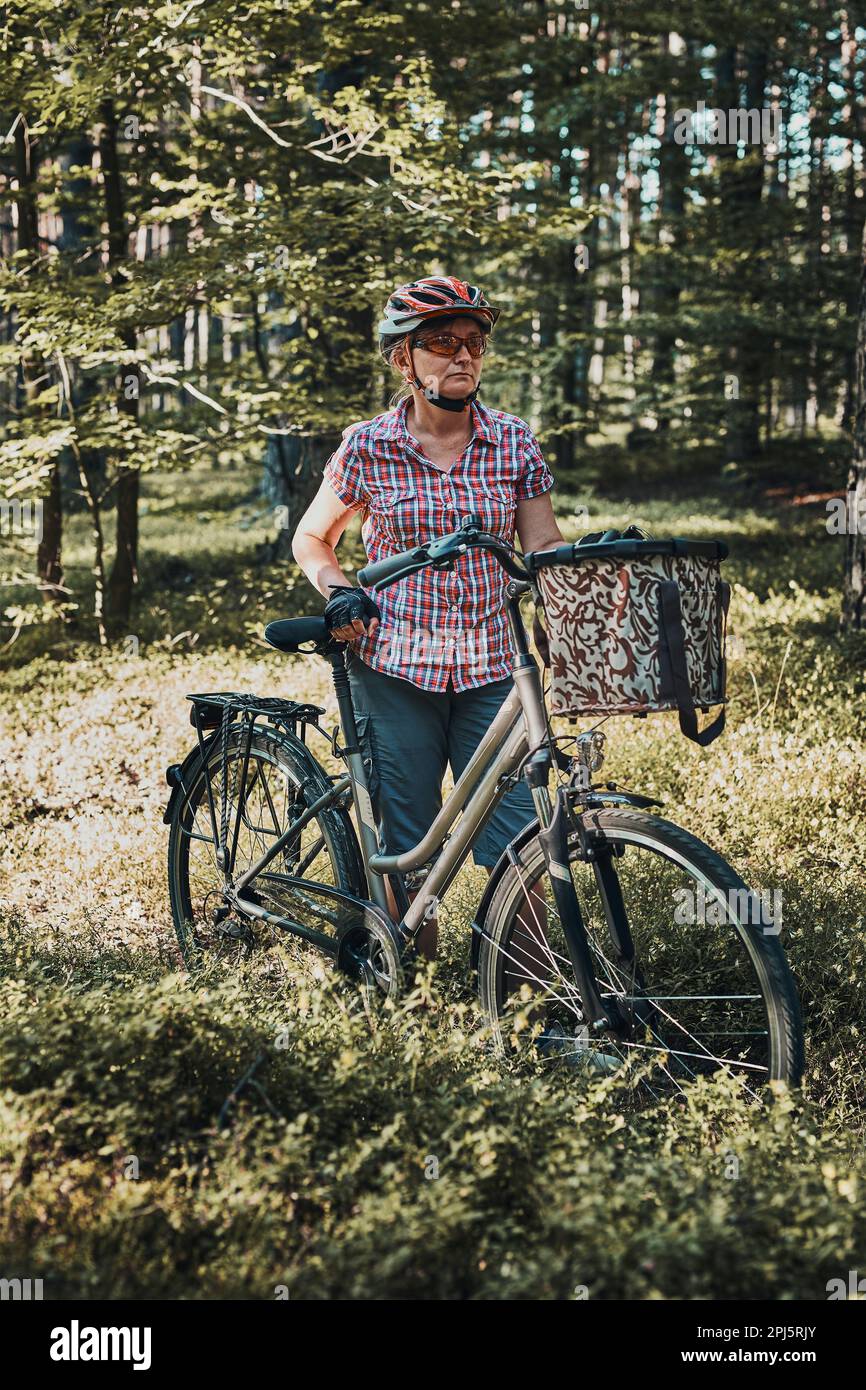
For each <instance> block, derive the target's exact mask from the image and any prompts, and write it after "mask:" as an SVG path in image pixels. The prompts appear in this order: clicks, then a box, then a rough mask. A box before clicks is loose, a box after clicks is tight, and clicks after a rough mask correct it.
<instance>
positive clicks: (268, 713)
mask: <svg viewBox="0 0 866 1390" xmlns="http://www.w3.org/2000/svg"><path fill="white" fill-rule="evenodd" d="M186 698H187V699H188V700H191V701H192V709H191V710H190V713H189V722H190V724H192V726H193V728H194V729H196V730H198V731H199V733H201V732H202V731H203V730H205V729H217V728H219V726H220V725H221V724H222V723H224V722H228V723H230V722H231V720H232V719H233V718H234V716H235V715H237V714H242V715H248V716H249V715H251V716H252V719H253V722H254V721H255V720H256V719H257V718H264V719H269V720H270V721H271V723H272V724H277V725H281V726H282V727H284V728H286V729H288V730H289V731H290V732H291V733H293V734H294V733H296V732H297V725H298V723H301V724H317V723H318V719H319V715H320V714H324V713H325V711H324V710H323V709H322V707H321V706H320V705H309V704H300V703H299V702H298V701H297V700H280V699H278V698H277V697H276V696H273V695H241V694H238V692H237V691H233V690H223V691H213V692H209V693H207V694H203V695H187V697H186Z"/></svg>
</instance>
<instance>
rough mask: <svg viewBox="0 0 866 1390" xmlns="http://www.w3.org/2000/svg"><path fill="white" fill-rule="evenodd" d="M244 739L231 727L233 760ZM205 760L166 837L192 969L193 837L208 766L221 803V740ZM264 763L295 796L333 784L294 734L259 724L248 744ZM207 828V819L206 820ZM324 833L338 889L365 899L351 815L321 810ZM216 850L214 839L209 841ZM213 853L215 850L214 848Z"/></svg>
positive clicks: (195, 769) (195, 951) (195, 947)
mask: <svg viewBox="0 0 866 1390" xmlns="http://www.w3.org/2000/svg"><path fill="white" fill-rule="evenodd" d="M245 741H246V727H245V726H244V725H243V724H240V723H239V724H235V725H232V726H231V727H230V728H229V730H228V750H229V753H228V755H229V759H230V760H232V759H233V755H234V757H236V758H239V757H240V756H241V753H242V749H243V747H244V746H245ZM205 754H206V756H205V759H204V760H203V759H202V758H201V756H199V757H198V758H197V759H195V760H194V761H193V762H192V766H191V768H190V770H189V773H188V776H187V778H186V788H185V794H184V795H183V796H181V797H179V798H178V801H177V804H176V805H175V808H174V813H173V815H172V818H171V823H170V829H169V836H168V880H169V900H170V903H171V914H172V921H173V923H174V929H175V933H176V935H177V940H178V944H179V946H180V950H181V956H182V957H183V961H184V964H185V965H186V966H187V968H193V967H194V966H196V965H198V964H200V963H201V960H202V947H201V943H200V942H199V941H197V940H196V935H197V928H198V927H200V925H203V924H200V923H198V922H197V919H196V913H195V908H194V904H193V895H192V890H191V885H190V869H189V859H190V849H191V845H192V843H193V839H192V836H191V834H190V832H191V830H192V827H193V826H194V824H195V820H196V816H197V814H198V813H199V811H200V810H202V809H204V808H206V807H207V783H206V778H205V766H206V765H207V766H208V767H209V769H210V776H211V778H212V787H213V794H214V797H215V800H216V801H217V803H218V802H219V790H220V779H221V757H222V755H221V749H220V742H219V739H217V740H215V741H213V742H212V743H210V744H209V745H208V746H207V748H206V750H205ZM258 762H263V763H267V764H268V765H269V766H273V767H274V768H275V769H276V770H277V771H278V773H279V774H281V775H282V776H284V777H285V779H286V782H287V785H290V786H291V787H292V788H293V790H294V791H295V793H297V794H301V789H303V793H304V794H305V795H306V796H307V798H308V799H309V800H314V799H315V798H317V797H318V796H321V795H323V794H324V793H325V792H327V791H328V790H329V788H330V786H331V783H330V780H329V778H328V775H327V773H326V772H325V770H324V768H323V767H322V766H321V764H320V763H318V762H317V760H316V759H315V757H314V756H313V754H312V753H311V752H310V750H309V748H308V747H307V745H306V744H305V743H303V742H302V741H301V740H300V739H298V738H295V737H294V736H293V735H292V734H290V733H288V732H286V731H284V730H278V729H275V728H272V727H270V726H265V725H260V726H258V727H257V728H256V729H255V730H254V732H253V738H252V743H251V745H250V763H251V764H253V763H256V764H258ZM207 823H208V825H209V817H208V821H207ZM310 824H311V825H314V826H315V827H317V829H318V830H319V831H320V833H321V836H322V839H323V842H324V845H325V848H326V851H327V854H328V857H329V860H330V866H331V870H332V875H333V884H334V886H335V887H339V888H344V889H346V890H348V891H349V892H351V893H355V894H357V895H358V896H361V897H363V896H365V895H366V886H365V878H364V873H363V866H362V863H361V857H360V851H359V849H358V843H357V838H356V836H355V830H354V826H353V825H352V821H351V819H350V817H349V814H348V812H347V811H346V810H345V809H343V808H336V809H335V808H329V809H327V810H325V811H322V812H320V814H319V815H318V816H317V817H316V819H315V820H314V821H313V822H311V823H310ZM210 843H211V845H212V846H213V840H212V839H211V840H210ZM213 848H214V851H215V846H213ZM213 868H214V878H215V880H216V879H217V878H218V877H219V878H221V875H220V874H219V870H218V869H217V866H216V859H215V853H214V863H213Z"/></svg>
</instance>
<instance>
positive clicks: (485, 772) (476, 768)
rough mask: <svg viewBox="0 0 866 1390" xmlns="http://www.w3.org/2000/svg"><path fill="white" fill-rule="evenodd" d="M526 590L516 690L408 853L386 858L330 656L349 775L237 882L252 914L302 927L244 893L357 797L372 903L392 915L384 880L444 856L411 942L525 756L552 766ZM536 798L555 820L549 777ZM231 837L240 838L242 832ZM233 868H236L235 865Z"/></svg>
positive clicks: (511, 602) (406, 923) (515, 608)
mask: <svg viewBox="0 0 866 1390" xmlns="http://www.w3.org/2000/svg"><path fill="white" fill-rule="evenodd" d="M528 589H529V585H528V584H526V583H521V582H518V581H514V580H512V581H510V582H509V584H508V585H507V588H506V593H507V600H508V616H509V623H510V626H511V632H512V638H513V640H514V646H515V666H514V690H512V691H511V692H510V694H509V695H508V697H507V698H506V700H505V701H504V702H503V704H502V707H501V709H500V710H499V712H498V713H497V715H496V717H495V718H494V720H493V721H492V723H491V724H490V726H489V728H488V729H487V732H486V733H485V735H484V737H483V738H482V740H481V742H480V743H479V745H478V747H477V748H476V750H475V752H474V754H473V755H472V757H471V759H470V760H469V763H468V764H467V766H466V767H465V768H464V770H463V772H462V774H461V776H460V777H459V779H458V780H457V782H456V784H455V786H454V788H453V790H452V791H451V793H450V794H449V795H448V797H447V798H446V800H445V802H444V804H443V806H442V808H441V810H440V811H439V813H438V815H437V816H436V819H435V820H434V822H433V824H432V825H431V826H430V829H429V830H428V831H427V833H426V835H425V836H424V837H423V839H421V840H420V841H419V842H418V844H417V845H414V846H413V847H412V849H409V850H406V851H404V852H403V853H402V854H396V855H386V854H382V853H380V850H379V840H378V831H377V826H376V821H375V817H374V814H373V808H372V802H371V798H370V788H369V780H368V776H367V768H366V766H365V763H364V758H363V755H362V752H361V749H360V746H359V744H358V733H357V727H356V723H355V714H354V708H353V706H352V701H351V692H350V689H349V682H348V676H347V674H346V666H345V658H344V654H343V651H342V650H339V651H337V652H335V653H334V654H333V655H332V656H331V664H332V667H333V671H334V684H335V688H336V691H337V702H338V708H339V712H340V724H341V728H342V732H343V737H344V739H345V741H346V742H345V747H344V748H343V749H342V753H343V757H344V758H345V760H346V763H347V766H348V772H347V773H346V775H345V776H343V777H340V778H338V779H337V780H336V781H335V782H334V785H333V786H332V787H331V788H330V790H329V791H328V792H326V793H324V794H323V795H322V796H320V797H319V798H317V800H316V801H314V802H313V803H312V804H311V805H309V806H307V807H306V809H305V810H304V812H303V813H302V814H301V815H300V816H299V817H297V818H296V819H295V820H293V821H291V823H290V824H289V825H288V826H287V827H286V829H285V830H284V831H283V833H282V834H281V835H280V836H279V838H278V839H277V840H275V841H274V843H273V844H272V845H271V847H270V848H269V849H268V850H267V851H266V853H265V854H263V855H262V856H261V857H260V858H259V859H258V860H256V861H255V863H253V864H251V865H250V866H249V867H248V868H247V869H246V870H245V872H244V873H243V874H242V875H241V876H240V877H239V878H238V879H237V880H236V881H235V883H234V886H233V893H232V897H233V898H234V900H235V902H236V904H237V906H238V907H239V908H240V909H241V910H242V911H245V912H247V913H248V914H249V915H250V916H253V917H265V918H267V920H269V921H273V922H274V923H279V922H280V921H281V920H282V921H283V924H284V925H285V926H286V927H287V928H289V929H290V930H296V929H297V928H296V924H293V923H290V922H289V920H288V919H280V918H279V917H278V916H277V915H276V914H274V913H267V912H265V910H264V909H262V908H261V907H260V906H259V905H258V904H256V903H253V902H250V901H249V899H247V898H245V897H244V896H243V894H244V890H245V889H246V888H248V887H249V886H250V885H251V884H252V883H253V881H254V880H255V879H256V877H257V876H258V875H259V874H261V873H263V872H264V871H265V870H266V869H267V867H268V865H269V864H271V863H272V862H273V860H274V859H276V858H277V857H278V856H279V855H280V854H281V853H282V852H283V850H284V849H285V848H286V846H287V845H288V844H289V842H290V841H291V840H292V838H293V837H294V836H296V835H297V834H298V832H299V831H300V830H302V829H303V828H304V826H305V825H307V824H308V822H309V821H311V820H313V819H315V817H316V816H317V815H319V813H320V812H322V811H324V810H326V809H328V807H331V806H335V805H338V804H340V803H342V802H343V801H344V800H345V797H346V795H347V793H349V792H351V795H352V799H353V801H354V805H355V811H356V814H357V823H358V829H359V842H360V847H361V855H362V858H363V862H364V867H365V869H366V872H367V883H368V891H369V894H370V899H371V901H372V902H374V903H375V904H376V905H377V906H378V907H380V908H382V910H383V911H384V912H386V913H387V912H388V911H389V906H388V895H387V891H386V885H385V878H386V875H388V874H404V873H407V872H409V871H411V870H413V869H417V868H420V867H421V865H423V864H426V863H427V862H428V861H429V860H430V859H431V858H433V856H434V855H436V854H437V853H438V852H439V851H441V853H439V854H438V858H437V859H436V862H435V864H434V865H433V867H432V868H431V870H430V872H429V874H428V876H427V879H426V880H425V885H424V889H425V891H424V893H423V894H422V893H419V894H418V896H417V897H416V898H415V899H414V901H413V902H411V903H410V904H409V907H408V909H407V911H406V913H405V915H404V917H403V921H402V923H401V924H400V928H401V934H402V935H403V937H404V939H406V940H407V941H408V942H411V941H412V940H414V938H415V936H416V935H417V933H418V931H419V930H420V928H421V926H422V924H423V922H424V920H425V917H426V915H427V914H428V913H429V910H430V904H431V901H432V902H434V903H435V902H437V901H438V900H439V899H440V898H441V897H443V895H444V894H445V892H446V891H447V889H448V887H449V886H450V885H451V883H452V882H453V880H454V879H455V877H456V876H457V874H458V873H459V871H460V869H461V867H462V866H463V864H464V862H465V860H466V858H467V856H468V854H469V853H470V851H471V849H472V846H473V844H474V842H475V840H476V838H477V835H478V832H479V831H480V829H481V827H482V826H483V824H484V823H485V821H486V820H487V818H488V817H489V816H490V814H491V813H492V812H493V810H494V809H495V808H496V806H497V804H498V803H499V801H500V800H501V798H502V797H503V796H504V795H505V792H506V790H507V787H508V782H509V779H511V778H512V777H513V776H514V775H515V773H516V772H517V770H518V768H520V766H521V764H522V763H523V762H524V761H525V760H526V758H527V756H530V757H532V756H535V755H538V754H539V753H540V754H541V759H542V761H543V762H544V764H545V767H549V761H550V757H549V753H548V752H547V748H546V745H547V741H548V737H549V728H548V722H547V713H546V710H545V707H544V697H543V692H542V686H541V678H540V675H539V672H538V668H537V666H536V664H535V661H534V659H533V657H532V656H531V655H530V653H529V649H528V644H527V639H526V630H525V628H524V626H523V620H522V618H521V616H520V596H521V594H523V593H525V592H527V591H528ZM532 794H533V800H534V802H535V806H536V811H537V813H538V817H539V821H540V822H541V824H542V825H547V824H548V822H549V821H550V818H551V804H550V797H549V793H548V791H547V786H546V778H545V784H544V785H538V786H533V788H532ZM461 812H463V816H462V819H461V820H460V823H459V825H458V826H457V829H456V830H454V831H453V833H450V832H451V830H452V826H453V825H454V822H455V821H456V820H457V817H458V816H459V815H460V813H461ZM237 814H238V822H240V817H241V815H242V814H243V804H242V802H239V805H238V812H237ZM233 838H234V840H236V839H237V827H236V829H235V835H234V837H233ZM232 858H233V856H232ZM227 867H228V869H229V871H230V869H231V862H230V863H229V865H228V866H227Z"/></svg>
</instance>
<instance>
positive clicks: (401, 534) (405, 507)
mask: <svg viewBox="0 0 866 1390" xmlns="http://www.w3.org/2000/svg"><path fill="white" fill-rule="evenodd" d="M370 513H371V517H372V520H373V523H374V525H375V528H376V536H377V537H381V539H382V540H384V541H386V542H387V543H388V544H389V545H390V546H391V547H392V548H393V549H394V550H395V551H397V550H408V549H409V547H410V546H412V545H417V544H418V541H419V531H420V529H421V501H420V498H419V497H418V493H417V491H416V490H415V488H413V487H409V486H406V485H404V486H403V487H394V488H382V489H381V490H380V491H379V492H378V493H377V494H376V496H375V498H374V499H373V502H372V505H371V508H370Z"/></svg>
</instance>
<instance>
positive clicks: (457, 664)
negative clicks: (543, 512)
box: [324, 397, 553, 691]
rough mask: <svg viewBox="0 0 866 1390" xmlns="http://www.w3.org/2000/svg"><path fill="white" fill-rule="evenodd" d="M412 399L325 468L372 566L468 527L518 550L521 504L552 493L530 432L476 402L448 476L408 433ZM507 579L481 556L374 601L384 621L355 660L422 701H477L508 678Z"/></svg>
mask: <svg viewBox="0 0 866 1390" xmlns="http://www.w3.org/2000/svg"><path fill="white" fill-rule="evenodd" d="M408 405H409V398H408V397H407V398H406V399H404V400H403V401H401V402H400V404H399V405H398V406H397V407H396V408H395V409H394V410H390V411H387V412H386V413H385V414H384V415H379V416H377V417H376V418H375V419H374V420H370V421H368V422H366V423H365V424H363V425H360V426H359V427H358V428H357V429H356V430H354V431H353V432H352V434H350V435H349V436H348V437H347V438H346V439H345V440H343V442H342V444H341V445H340V447H339V448H338V449H337V451H336V452H335V453H334V454H332V456H331V458H329V459H328V462H327V463H326V465H325V471H324V477H325V480H326V482H327V483H329V485H330V486H331V487H332V488H333V490H334V492H335V493H336V494H337V496H338V497H339V498H340V500H341V501H342V502H344V503H345V504H346V506H350V507H355V508H357V509H358V510H359V511H360V512H361V513H362V517H363V522H362V527H361V536H362V539H363V541H364V546H365V548H366V551H367V556H368V559H369V560H370V561H378V560H384V559H385V558H386V557H387V556H389V555H396V554H398V553H399V552H400V551H401V550H409V549H410V548H411V547H413V546H416V545H420V544H424V543H425V542H427V541H432V540H435V539H436V538H437V537H439V536H443V535H445V534H446V533H447V532H449V531H454V530H456V528H457V527H458V526H459V525H460V524H461V522H462V521H463V519H464V517H465V516H467V515H470V514H471V515H473V516H476V517H478V518H479V520H480V522H481V526H482V527H483V529H484V530H485V531H490V532H492V534H493V535H496V536H500V537H501V538H502V539H503V540H506V541H509V542H511V543H513V541H514V530H515V516H516V512H517V503H518V502H520V501H523V500H525V499H526V498H530V497H540V496H541V495H542V493H545V492H547V491H549V489H550V488H551V487H552V486H553V477H552V475H551V472H550V469H549V468H548V466H547V464H546V463H545V461H544V458H543V457H542V454H541V450H540V448H539V446H538V441H537V440H536V438H535V436H534V435H533V433H532V431H531V429H530V428H529V426H528V425H527V424H526V422H525V421H523V420H521V419H519V418H518V417H517V416H516V415H508V414H506V413H505V412H504V411H501V410H490V409H488V407H487V406H484V405H481V404H480V403H479V402H478V401H473V403H472V405H471V406H470V410H471V412H472V424H473V433H472V437H471V439H470V441H469V443H468V445H467V446H466V448H465V449H464V451H463V453H462V454H461V455H460V457H459V458H458V459H457V460H456V462H455V463H454V464H453V465H452V466H451V468H450V470H449V471H448V472H447V473H446V472H443V470H442V469H439V468H437V467H436V466H435V465H434V464H433V463H431V462H430V460H429V459H428V458H427V456H426V454H425V453H424V452H423V450H422V448H421V446H420V444H419V443H418V441H417V440H416V439H415V438H414V437H413V436H412V435H411V434H410V433H409V430H408V428H407V424H406V413H407V410H408ZM506 583H507V576H506V574H505V571H504V570H503V569H502V568H501V566H500V565H499V563H498V561H497V560H495V559H494V557H493V556H492V555H489V554H487V552H486V551H481V550H475V551H470V552H469V553H468V554H466V555H461V556H458V557H457V559H456V561H455V564H454V568H453V569H452V570H434V569H424V570H420V571H419V572H418V573H417V574H412V575H408V576H407V577H406V578H405V579H401V580H399V581H398V582H397V583H396V584H392V585H389V587H388V588H386V589H383V590H381V591H380V592H379V593H378V594H375V595H373V597H374V598H375V600H376V602H377V603H378V605H379V608H380V610H381V614H382V620H381V623H380V626H379V629H378V632H377V633H376V635H375V637H370V636H365V637H362V638H361V639H360V641H359V642H358V645H357V648H356V650H357V653H358V655H359V656H360V658H361V659H362V661H365V662H366V663H367V665H369V666H372V667H373V668H374V669H376V670H378V671H383V672H384V673H385V674H386V675H392V676H399V677H401V678H402V679H404V680H409V681H412V682H413V684H415V685H419V686H421V687H422V688H424V689H426V690H434V691H444V690H446V689H447V688H448V683H449V679H450V680H451V682H452V684H453V687H454V689H455V690H471V689H473V688H474V687H476V686H480V685H486V684H487V683H488V682H490V681H495V680H502V679H503V678H504V677H505V676H508V675H510V673H511V666H512V653H511V643H510V637H509V631H508V622H507V618H506V614H505V608H504V604H505V584H506Z"/></svg>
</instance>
